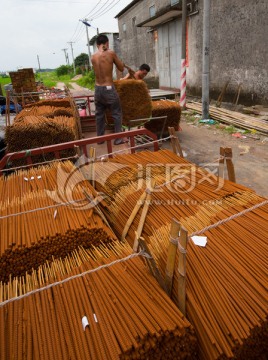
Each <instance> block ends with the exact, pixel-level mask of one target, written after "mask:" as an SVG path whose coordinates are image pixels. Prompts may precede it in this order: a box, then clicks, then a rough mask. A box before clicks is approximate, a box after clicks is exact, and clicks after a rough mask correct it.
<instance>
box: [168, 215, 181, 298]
mask: <svg viewBox="0 0 268 360" xmlns="http://www.w3.org/2000/svg"><path fill="white" fill-rule="evenodd" d="M180 228H181V226H180V223H179V222H178V221H177V220H175V219H172V222H171V228H170V239H169V247H168V255H167V265H166V275H165V284H166V289H167V293H168V295H169V296H171V291H172V284H173V275H174V269H175V260H176V254H177V248H178V237H179V232H180Z"/></svg>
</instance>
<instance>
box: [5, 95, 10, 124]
mask: <svg viewBox="0 0 268 360" xmlns="http://www.w3.org/2000/svg"><path fill="white" fill-rule="evenodd" d="M6 126H10V91H9V90H8V91H7V98H6Z"/></svg>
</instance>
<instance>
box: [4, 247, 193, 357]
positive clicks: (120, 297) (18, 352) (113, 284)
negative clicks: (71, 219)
mask: <svg viewBox="0 0 268 360" xmlns="http://www.w3.org/2000/svg"><path fill="white" fill-rule="evenodd" d="M130 254H131V248H130V247H129V246H127V245H126V244H120V243H117V244H113V246H109V247H107V246H106V247H105V246H102V247H100V248H96V249H95V250H90V251H86V250H84V249H82V248H81V249H80V250H79V251H76V253H75V254H74V255H73V256H70V257H69V258H68V259H65V260H64V261H62V260H58V261H54V262H53V263H51V264H50V265H49V266H48V265H45V266H43V267H42V268H40V269H39V270H38V271H34V273H33V274H32V276H27V277H26V278H25V279H15V280H14V281H13V282H10V283H9V284H7V285H1V286H0V301H1V302H3V301H5V300H6V299H10V298H13V297H16V296H19V295H22V294H25V293H29V292H30V291H32V290H35V289H37V288H39V287H44V286H46V285H47V284H49V283H53V282H55V281H61V280H64V279H66V278H67V277H68V276H70V275H79V274H81V273H83V272H85V271H90V270H91V269H95V268H97V267H99V266H103V265H108V264H111V262H112V261H114V260H118V259H122V258H125V257H126V256H129V255H130ZM0 305H1V303H0ZM82 319H83V320H84V327H83V323H82ZM0 329H1V333H2V334H5V336H2V337H1V346H0V357H1V359H5V358H9V359H11V358H15V359H18V358H22V359H27V360H31V359H35V360H36V359H53V360H54V359H55V360H61V359H77V360H78V359H94V360H105V359H107V360H111V359H152V360H155V359H159V360H160V359H163V358H166V359H172V360H173V359H188V360H193V359H196V358H197V346H196V345H197V344H196V337H195V334H194V331H193V328H192V326H191V325H190V323H189V322H188V321H187V320H186V319H185V317H184V316H183V315H182V314H181V312H180V311H179V310H178V309H177V307H176V306H175V305H174V304H173V302H172V301H171V300H170V299H169V297H168V296H167V295H166V294H165V292H164V291H163V290H162V289H161V288H159V286H158V284H157V282H156V280H155V279H154V278H153V277H152V276H151V275H149V274H148V271H147V269H146V267H145V265H144V263H143V261H142V259H141V258H139V257H135V258H130V259H129V260H127V261H124V262H121V263H120V262H119V263H116V264H113V265H111V266H109V267H107V268H102V269H99V270H97V271H95V272H91V273H89V274H86V275H83V276H82V277H78V278H75V279H72V280H71V281H67V282H65V283H63V284H61V285H56V286H54V287H51V288H47V289H46V290H43V291H41V292H40V293H36V294H32V295H29V296H28V297H26V298H23V299H20V300H15V301H14V302H11V303H9V304H6V305H4V306H1V307H0Z"/></svg>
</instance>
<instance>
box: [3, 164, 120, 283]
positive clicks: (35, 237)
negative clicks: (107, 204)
mask: <svg viewBox="0 0 268 360" xmlns="http://www.w3.org/2000/svg"><path fill="white" fill-rule="evenodd" d="M26 180H27V181H26ZM0 194H1V195H2V196H3V198H2V201H0V239H1V241H0V281H4V282H6V281H8V279H9V277H10V276H11V277H13V276H19V275H22V274H24V273H25V272H31V271H32V269H36V268H37V267H38V266H39V265H41V264H43V263H44V262H46V261H51V260H52V258H53V257H55V258H57V257H64V256H67V255H68V254H69V253H70V251H73V250H74V249H75V248H77V247H78V246H80V245H82V244H83V246H84V247H85V248H87V247H90V246H93V245H94V244H98V243H99V242H104V243H105V242H111V241H113V240H114V239H115V235H114V233H113V232H112V231H111V229H110V227H109V226H108V225H107V224H106V223H105V222H104V221H103V215H102V213H101V212H100V211H99V209H98V201H97V202H96V203H95V204H91V200H94V196H93V195H92V192H91V187H90V185H89V183H88V182H87V181H86V180H85V179H84V178H83V176H82V175H81V173H80V172H79V171H78V170H77V169H76V168H75V167H74V165H73V164H72V163H70V162H66V163H63V164H62V163H58V164H56V163H54V164H53V165H51V166H43V167H41V168H40V169H38V168H36V169H30V170H25V171H19V172H18V173H17V174H12V175H11V176H9V177H7V178H4V179H3V178H1V181H0ZM96 200H98V198H95V201H96ZM100 200H101V198H100ZM59 205H60V206H59ZM61 205H63V206H61Z"/></svg>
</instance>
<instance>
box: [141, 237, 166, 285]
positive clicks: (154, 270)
mask: <svg viewBox="0 0 268 360" xmlns="http://www.w3.org/2000/svg"><path fill="white" fill-rule="evenodd" d="M139 246H140V248H141V249H142V250H144V251H145V252H146V253H147V254H148V255H150V258H146V262H147V265H148V267H149V269H150V271H151V273H152V275H153V276H154V277H155V278H156V280H157V281H158V284H159V285H160V286H161V288H162V289H163V290H164V291H166V292H167V290H166V285H165V282H164V280H163V278H162V276H161V274H160V271H159V269H158V267H157V265H156V262H155V260H154V258H153V256H152V254H151V252H150V250H149V248H148V246H147V244H146V242H145V240H144V239H143V238H139Z"/></svg>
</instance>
